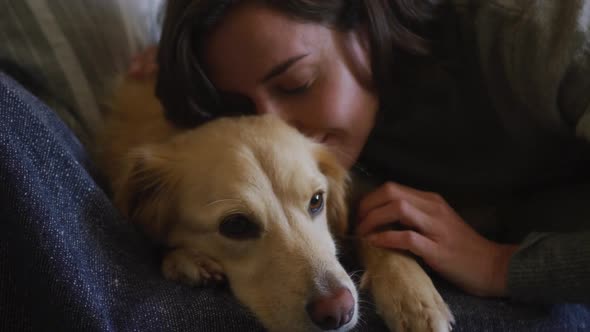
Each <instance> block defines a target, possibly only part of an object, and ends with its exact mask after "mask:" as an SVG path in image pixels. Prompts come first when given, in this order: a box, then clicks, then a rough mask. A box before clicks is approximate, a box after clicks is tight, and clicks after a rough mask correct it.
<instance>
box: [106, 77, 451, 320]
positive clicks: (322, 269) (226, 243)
mask: <svg viewBox="0 0 590 332" xmlns="http://www.w3.org/2000/svg"><path fill="white" fill-rule="evenodd" d="M97 145H98V146H99V147H100V150H98V151H97V160H98V162H99V165H100V167H101V168H102V170H103V171H104V172H105V174H106V175H107V177H108V179H109V181H110V184H111V187H112V190H113V194H114V201H115V204H116V205H117V206H118V208H120V209H121V211H122V212H123V213H124V215H126V216H127V217H128V218H129V219H130V220H131V221H132V222H135V223H138V224H139V225H141V226H142V227H143V229H144V230H145V231H146V232H147V233H148V234H149V235H150V236H152V237H153V238H154V239H155V240H157V241H159V242H161V243H162V244H164V245H166V246H167V247H170V248H172V249H171V250H170V251H169V252H168V253H167V255H166V256H165V258H164V260H163V262H162V272H163V274H164V275H165V276H166V277H167V278H169V279H172V280H179V281H183V282H186V283H189V284H192V285H204V284H207V283H210V282H217V281H220V280H222V279H227V281H228V283H229V285H230V287H231V289H232V291H233V293H234V294H235V296H236V297H237V298H238V299H239V300H240V301H241V302H242V303H243V304H245V305H246V306H247V307H249V308H250V310H252V312H253V313H254V314H255V315H256V316H257V317H258V318H259V319H260V321H261V322H262V323H263V324H264V326H265V327H267V328H268V329H269V330H271V331H317V330H318V328H317V327H315V325H314V324H313V323H312V321H311V320H310V318H309V317H308V314H307V312H306V309H305V305H306V303H307V302H308V301H309V300H310V299H311V298H313V297H314V296H317V295H320V294H322V293H325V292H326V291H327V290H329V289H333V288H334V287H345V288H347V289H349V290H350V292H351V294H352V296H353V298H354V301H355V302H356V305H355V307H354V315H353V318H352V320H351V321H350V323H348V324H346V325H345V326H343V327H342V328H340V329H339V330H338V331H348V330H349V329H351V328H352V327H353V326H354V325H355V324H356V323H357V321H358V295H357V291H356V288H355V285H354V284H353V282H352V280H351V279H350V277H349V276H348V274H347V273H346V271H345V270H344V269H343V268H342V266H341V265H340V263H339V262H338V259H337V247H336V242H335V238H338V237H339V236H342V235H344V234H345V232H346V229H347V209H346V204H345V203H346V190H347V189H346V188H347V182H348V180H347V179H348V178H347V174H346V171H345V170H344V169H342V168H341V167H340V166H339V164H338V163H337V161H336V159H335V158H334V157H333V156H332V155H331V154H330V153H329V152H328V151H327V150H326V149H325V148H324V147H323V146H322V145H320V144H317V143H315V142H312V141H311V140H309V139H307V138H306V137H304V136H303V135H301V134H300V133H298V132H297V131H296V130H295V129H293V128H291V127H290V126H288V125H286V124H285V123H284V122H282V121H281V120H280V119H278V118H276V117H273V116H251V117H241V118H227V119H219V120H215V121H212V122H209V123H208V124H206V125H203V126H201V127H199V128H198V129H193V130H184V131H180V130H177V129H175V128H173V127H172V126H170V125H169V124H168V123H167V122H166V121H165V120H164V117H163V114H162V111H161V107H160V104H159V103H158V101H157V99H156V98H155V97H154V96H153V82H131V81H125V82H123V83H122V84H121V86H120V89H119V90H118V96H117V97H116V98H115V100H114V105H113V113H111V114H109V115H108V116H107V121H106V126H105V130H104V132H103V133H102V134H101V135H100V136H99V142H98V144H97ZM318 192H323V193H324V198H325V209H324V211H322V212H321V213H319V214H318V215H317V216H315V217H314V216H312V215H311V214H310V213H309V210H308V206H309V202H310V199H311V198H312V196H314V194H316V193H318ZM236 214H241V215H244V216H247V217H248V218H249V220H251V222H253V223H255V224H256V225H257V226H258V227H259V229H260V234H259V236H257V237H254V238H249V239H241V240H236V239H230V238H228V237H226V236H224V235H222V234H221V233H220V231H219V229H220V223H221V222H222V221H223V220H224V218H225V217H227V216H230V215H236ZM359 248H360V251H361V252H360V257H361V259H362V260H363V263H364V264H365V266H366V268H367V271H366V273H365V275H364V277H363V283H364V284H365V285H366V286H367V287H368V288H369V289H370V290H371V292H372V293H373V296H374V298H375V301H376V304H377V309H378V311H379V312H380V314H381V315H382V317H383V318H384V319H385V321H386V323H387V324H388V326H389V327H390V328H391V329H396V330H397V331H448V330H449V328H450V323H451V321H452V315H451V313H450V312H449V310H448V308H447V306H446V304H445V303H444V302H443V300H442V299H441V297H440V296H439V294H438V292H437V291H436V289H435V288H434V286H433V285H432V282H431V281H430V279H429V278H428V276H427V275H426V274H425V273H424V271H423V270H422V269H421V268H420V267H419V266H418V264H417V263H416V262H415V261H414V260H413V259H410V258H409V257H407V256H405V255H403V254H399V253H394V252H391V251H383V250H379V249H375V248H372V247H370V246H368V245H366V244H364V243H363V244H360V245H359Z"/></svg>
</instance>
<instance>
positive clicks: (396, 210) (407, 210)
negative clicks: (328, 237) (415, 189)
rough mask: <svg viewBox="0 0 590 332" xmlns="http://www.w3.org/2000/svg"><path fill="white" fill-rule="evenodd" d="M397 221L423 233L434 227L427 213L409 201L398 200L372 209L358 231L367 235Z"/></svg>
mask: <svg viewBox="0 0 590 332" xmlns="http://www.w3.org/2000/svg"><path fill="white" fill-rule="evenodd" d="M395 222H399V223H400V224H402V225H405V226H408V227H410V228H413V229H416V230H418V231H419V232H421V233H425V232H427V231H428V230H429V229H430V228H431V227H432V225H431V224H432V223H431V222H430V220H429V216H428V215H427V214H425V213H424V212H422V211H420V210H419V209H417V208H416V207H414V206H413V205H412V204H411V203H410V202H408V201H403V200H398V201H390V202H389V203H388V204H386V205H382V206H380V207H378V208H376V209H373V210H371V211H370V212H369V213H368V214H367V215H366V217H365V218H363V220H362V221H361V223H360V224H359V227H358V230H357V232H358V234H359V235H360V236H365V235H367V234H369V233H371V232H373V231H375V230H377V229H378V228H379V227H382V226H385V225H388V224H391V223H395Z"/></svg>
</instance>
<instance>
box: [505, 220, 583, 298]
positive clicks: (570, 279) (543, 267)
mask: <svg viewBox="0 0 590 332" xmlns="http://www.w3.org/2000/svg"><path fill="white" fill-rule="evenodd" d="M508 293H509V295H510V297H511V298H514V299H516V300H522V301H534V302H547V303H552V302H573V303H589V302H590V231H589V232H581V233H533V234H530V235H529V236H528V237H527V238H526V239H525V240H524V242H523V243H522V245H521V247H520V249H519V250H518V251H517V252H516V254H515V255H514V256H513V257H512V259H511V261H510V265H509V270H508Z"/></svg>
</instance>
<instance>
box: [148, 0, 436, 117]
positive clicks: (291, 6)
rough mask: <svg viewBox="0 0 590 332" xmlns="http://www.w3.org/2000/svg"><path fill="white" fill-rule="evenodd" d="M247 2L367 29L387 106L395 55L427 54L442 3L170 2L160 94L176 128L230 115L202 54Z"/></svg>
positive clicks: (379, 0) (341, 0)
mask: <svg viewBox="0 0 590 332" xmlns="http://www.w3.org/2000/svg"><path fill="white" fill-rule="evenodd" d="M243 1H259V2H261V3H263V4H265V5H268V6H271V7H273V8H275V9H277V10H280V11H281V12H283V13H287V14H288V15H290V16H292V17H294V18H296V19H299V20H304V21H309V22H316V23H320V24H324V25H326V26H329V27H331V28H335V29H340V30H344V31H346V30H350V29H354V28H357V27H359V26H360V25H364V26H366V28H367V30H368V34H369V45H370V50H371V51H370V52H371V66H372V72H373V81H374V83H375V86H376V89H377V92H378V94H379V96H381V98H380V99H381V102H382V103H383V102H385V100H384V96H388V95H391V93H392V91H395V86H396V84H395V80H394V77H395V76H396V75H395V67H394V63H395V61H394V58H395V56H396V55H397V54H400V53H401V54H413V55H416V54H418V55H425V54H427V53H428V49H429V47H428V42H427V41H426V39H425V38H424V33H425V32H424V27H425V26H426V23H427V22H429V21H430V20H431V19H432V18H433V17H434V13H435V10H436V8H437V6H436V5H437V2H439V1H440V0H439V1H437V0H168V4H167V7H166V14H165V18H164V26H163V31H162V37H161V41H160V47H159V53H158V64H159V67H160V69H159V75H158V81H157V85H156V94H157V96H158V97H159V98H160V100H161V102H162V104H163V105H164V108H165V113H166V116H167V118H168V119H169V120H170V121H172V122H173V123H174V124H175V125H176V126H179V127H194V126H196V125H199V124H201V123H203V122H205V121H207V120H208V119H210V118H213V117H217V116H221V115H227V114H228V112H229V110H228V109H226V108H224V104H223V102H222V100H220V97H219V94H218V93H217V90H216V89H215V86H214V85H213V84H212V83H211V81H210V80H209V79H208V77H207V75H206V70H205V68H204V64H203V63H202V61H201V59H200V54H201V53H202V47H203V39H204V37H205V36H206V34H207V33H208V32H210V31H211V29H212V28H213V27H214V26H215V25H216V24H217V23H218V22H219V21H220V20H221V19H222V18H223V17H224V15H225V14H226V13H227V11H228V10H230V9H231V8H232V6H235V5H236V4H238V3H240V2H243Z"/></svg>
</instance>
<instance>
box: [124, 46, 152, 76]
mask: <svg viewBox="0 0 590 332" xmlns="http://www.w3.org/2000/svg"><path fill="white" fill-rule="evenodd" d="M157 54H158V47H157V46H155V45H154V46H150V47H148V48H146V49H145V50H143V51H142V52H141V53H138V54H136V55H135V56H134V57H133V58H132V59H131V64H130V65H129V70H128V71H127V75H128V76H129V77H130V78H132V79H135V80H146V79H149V78H153V77H155V76H156V74H157V73H158V64H157V61H156V56H157Z"/></svg>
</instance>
